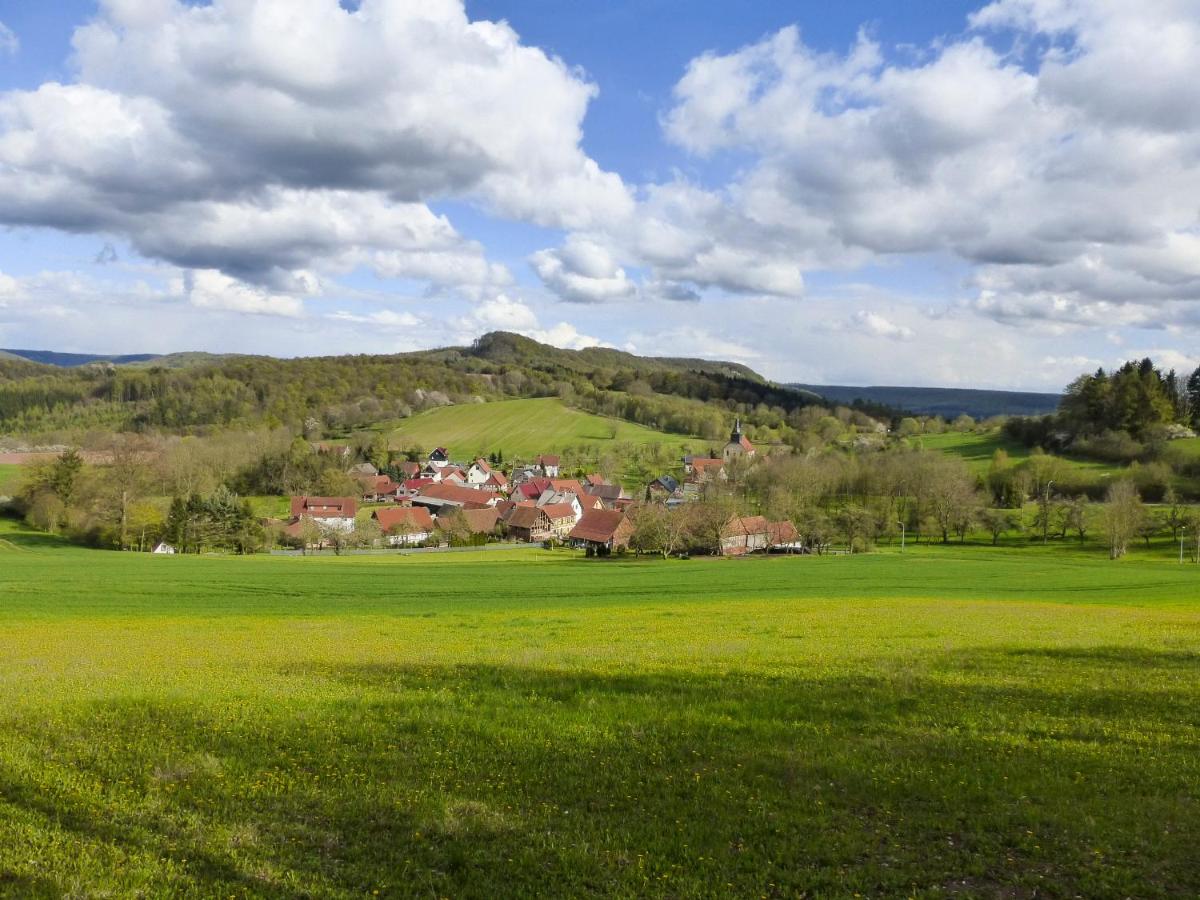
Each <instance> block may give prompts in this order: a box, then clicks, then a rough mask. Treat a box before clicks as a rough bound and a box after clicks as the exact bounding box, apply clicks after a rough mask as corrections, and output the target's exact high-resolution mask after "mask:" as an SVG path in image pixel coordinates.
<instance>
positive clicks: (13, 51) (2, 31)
mask: <svg viewBox="0 0 1200 900" xmlns="http://www.w3.org/2000/svg"><path fill="white" fill-rule="evenodd" d="M20 49H21V42H20V41H19V40H18V39H17V36H16V35H15V34H14V33H13V30H12V29H11V28H9V27H8V26H7V25H5V24H4V23H3V22H0V57H4V56H16V55H17V51H18V50H20Z"/></svg>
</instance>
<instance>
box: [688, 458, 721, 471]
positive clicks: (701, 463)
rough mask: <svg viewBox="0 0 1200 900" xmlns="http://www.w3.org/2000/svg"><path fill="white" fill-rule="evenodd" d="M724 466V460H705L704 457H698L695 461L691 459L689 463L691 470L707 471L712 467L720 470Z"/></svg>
mask: <svg viewBox="0 0 1200 900" xmlns="http://www.w3.org/2000/svg"><path fill="white" fill-rule="evenodd" d="M724 465H725V460H723V459H706V458H704V457H699V456H698V457H696V458H695V459H693V460H692V462H691V466H692V468H693V469H708V468H711V467H713V466H716V467H717V468H720V467H722V466H724Z"/></svg>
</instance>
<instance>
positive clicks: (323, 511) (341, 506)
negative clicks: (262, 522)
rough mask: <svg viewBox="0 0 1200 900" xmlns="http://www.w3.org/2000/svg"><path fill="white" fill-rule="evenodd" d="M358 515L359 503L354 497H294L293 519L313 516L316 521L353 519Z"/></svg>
mask: <svg viewBox="0 0 1200 900" xmlns="http://www.w3.org/2000/svg"><path fill="white" fill-rule="evenodd" d="M356 515H358V501H357V500H356V499H354V498H353V497H293V498H292V518H293V519H295V518H299V517H300V516H311V517H312V518H314V519H353V518H354V517H355V516H356Z"/></svg>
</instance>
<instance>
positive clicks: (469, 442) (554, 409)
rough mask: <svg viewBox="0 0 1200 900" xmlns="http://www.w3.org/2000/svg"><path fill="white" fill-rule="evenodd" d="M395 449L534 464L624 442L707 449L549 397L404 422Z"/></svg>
mask: <svg viewBox="0 0 1200 900" xmlns="http://www.w3.org/2000/svg"><path fill="white" fill-rule="evenodd" d="M389 440H390V443H391V444H392V446H393V447H397V448H404V447H408V446H417V447H422V448H426V449H428V448H430V447H436V446H443V447H446V448H447V449H448V450H449V451H450V454H451V456H452V457H453V458H455V459H466V458H469V457H471V456H474V455H475V454H477V453H485V454H486V453H493V452H496V451H502V452H503V453H504V455H505V457H507V458H510V459H511V458H514V457H524V458H531V457H533V456H536V455H537V454H539V453H553V452H557V451H561V450H564V449H566V448H567V447H578V446H581V445H587V446H589V447H593V448H595V449H597V450H601V451H602V450H603V448H604V447H605V446H606V445H612V444H616V443H620V442H622V441H630V442H636V443H639V444H661V445H663V446H665V447H669V448H671V449H673V450H679V451H681V453H686V452H689V451H691V450H697V451H698V450H701V449H703V448H705V447H707V446H708V443H707V442H706V441H704V440H702V439H701V438H696V437H690V436H688V435H680V434H665V433H663V432H661V431H653V430H651V429H649V428H645V427H643V426H641V425H635V424H633V423H632V422H625V421H622V420H620V419H610V418H606V417H604V416H597V415H592V414H591V413H586V412H582V411H580V410H577V409H571V408H570V407H567V406H565V405H564V404H563V402H562V401H561V400H558V399H555V398H552V397H548V398H538V399H531V400H499V401H495V402H492V403H475V404H464V405H460V406H445V407H441V408H440V409H433V410H429V411H428V412H423V413H420V414H418V415H415V416H413V417H412V418H409V419H405V420H404V421H403V422H402V423H401V425H400V426H399V427H398V428H396V429H395V430H394V431H392V432H391V434H390V438H389Z"/></svg>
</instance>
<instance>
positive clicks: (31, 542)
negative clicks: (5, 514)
mask: <svg viewBox="0 0 1200 900" xmlns="http://www.w3.org/2000/svg"><path fill="white" fill-rule="evenodd" d="M0 526H3V527H0V543H9V544H11V545H12V546H13V548H15V549H19V550H58V549H62V548H63V547H72V546H75V545H73V544H72V543H71V542H70V541H68V540H67V539H66V538H64V537H60V536H58V535H55V534H46V533H45V532H42V531H35V530H33V529H32V528H30V527H29V526H28V525H26V524H25V523H24V522H22V521H21V520H20V519H10V518H3V519H0Z"/></svg>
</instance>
